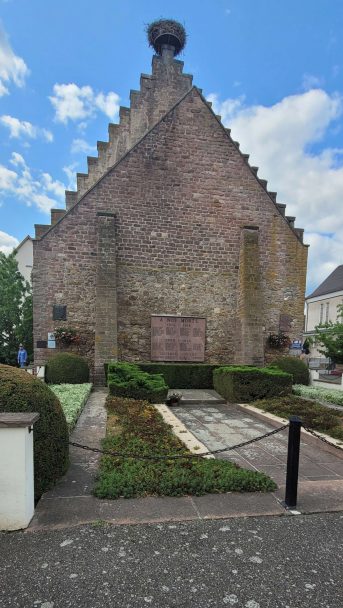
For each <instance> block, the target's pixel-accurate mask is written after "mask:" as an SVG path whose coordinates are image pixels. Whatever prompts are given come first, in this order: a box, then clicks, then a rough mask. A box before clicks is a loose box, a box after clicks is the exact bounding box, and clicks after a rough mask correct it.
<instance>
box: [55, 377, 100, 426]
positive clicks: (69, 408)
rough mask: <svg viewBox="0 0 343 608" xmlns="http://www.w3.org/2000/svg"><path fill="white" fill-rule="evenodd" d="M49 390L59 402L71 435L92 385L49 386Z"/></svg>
mask: <svg viewBox="0 0 343 608" xmlns="http://www.w3.org/2000/svg"><path fill="white" fill-rule="evenodd" d="M49 388H50V389H51V390H52V392H53V393H54V394H55V395H56V397H57V398H58V399H59V401H60V404H61V406H62V409H63V411H64V415H65V417H66V421H67V424H68V430H69V433H71V431H72V430H73V428H74V426H75V424H76V421H77V419H78V417H79V416H80V414H81V412H82V410H83V408H84V406H85V403H86V401H87V399H88V397H89V395H90V392H91V390H92V385H91V384H90V383H84V384H50V385H49Z"/></svg>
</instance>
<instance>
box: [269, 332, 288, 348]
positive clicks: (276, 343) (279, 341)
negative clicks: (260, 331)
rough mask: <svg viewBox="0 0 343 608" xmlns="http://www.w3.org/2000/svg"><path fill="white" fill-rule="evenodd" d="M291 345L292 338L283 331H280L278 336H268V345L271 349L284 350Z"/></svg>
mask: <svg viewBox="0 0 343 608" xmlns="http://www.w3.org/2000/svg"><path fill="white" fill-rule="evenodd" d="M290 344H291V340H290V338H289V337H288V336H286V334H284V333H283V332H282V331H280V332H279V333H278V334H269V336H268V345H269V346H270V347H271V348H277V349H279V350H282V349H283V348H287V347H288V346H289V345H290Z"/></svg>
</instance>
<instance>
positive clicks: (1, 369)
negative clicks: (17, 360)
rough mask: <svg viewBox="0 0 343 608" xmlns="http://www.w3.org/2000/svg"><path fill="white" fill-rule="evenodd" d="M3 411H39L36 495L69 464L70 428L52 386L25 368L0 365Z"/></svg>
mask: <svg viewBox="0 0 343 608" xmlns="http://www.w3.org/2000/svg"><path fill="white" fill-rule="evenodd" d="M0 412H38V413H39V420H37V422H36V423H35V425H34V474H35V498H36V500H38V499H39V498H40V496H41V495H42V494H43V492H45V491H46V490H48V489H49V488H51V487H52V486H53V485H54V483H55V482H56V481H57V479H59V477H62V475H64V473H65V472H66V471H67V469H68V465H69V446H68V427H67V422H66V419H65V415H64V413H63V410H62V407H61V404H60V402H59V400H58V399H57V397H56V396H55V395H54V393H53V392H52V391H51V390H50V388H49V387H48V386H47V385H46V384H44V382H42V381H41V380H38V379H36V378H33V377H32V376H31V375H30V374H28V373H27V372H26V371H24V370H20V369H16V368H15V367H10V366H9V365H0Z"/></svg>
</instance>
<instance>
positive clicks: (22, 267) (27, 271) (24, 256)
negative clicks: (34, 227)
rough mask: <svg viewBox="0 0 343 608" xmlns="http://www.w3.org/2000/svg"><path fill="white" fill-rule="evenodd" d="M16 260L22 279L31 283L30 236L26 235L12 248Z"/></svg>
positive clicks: (31, 252)
mask: <svg viewBox="0 0 343 608" xmlns="http://www.w3.org/2000/svg"><path fill="white" fill-rule="evenodd" d="M14 253H15V258H16V260H17V262H18V269H19V272H20V274H22V275H23V277H24V279H25V280H26V281H28V282H29V283H30V284H31V272H32V266H33V243H32V238H31V237H30V236H26V237H25V238H24V240H22V242H21V243H19V245H18V247H16V248H15V250H14Z"/></svg>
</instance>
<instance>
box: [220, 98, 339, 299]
mask: <svg viewBox="0 0 343 608" xmlns="http://www.w3.org/2000/svg"><path fill="white" fill-rule="evenodd" d="M209 99H210V100H211V101H212V102H213V104H214V106H213V107H214V110H215V112H217V113H219V114H221V115H222V120H223V122H224V124H226V125H227V126H230V127H231V131H232V136H233V139H235V140H238V141H239V142H240V144H241V146H240V147H241V150H242V151H243V152H246V153H248V154H250V163H251V164H252V165H257V166H259V167H260V170H259V177H262V178H265V179H267V180H268V188H269V189H270V190H273V191H277V192H278V201H279V202H285V203H287V210H286V213H287V215H294V216H297V222H296V225H297V226H299V227H304V228H305V229H306V230H307V231H308V232H309V233H311V234H309V236H308V238H307V236H306V237H305V242H306V241H307V240H308V241H309V242H310V244H311V247H310V251H309V281H308V283H309V285H310V288H311V286H313V285H314V286H315V285H317V284H319V283H320V281H321V280H322V279H323V278H325V276H326V274H328V273H327V269H328V268H329V269H333V268H335V267H336V266H337V265H338V264H341V263H343V214H342V212H341V206H342V199H343V149H342V150H341V149H335V148H329V147H327V148H325V146H323V143H322V142H323V138H324V136H325V135H326V134H327V133H328V131H329V130H332V128H333V126H334V125H335V121H337V119H338V118H340V117H341V116H342V113H343V100H342V98H341V97H340V96H338V95H329V94H328V93H326V92H325V91H324V90H322V89H313V90H311V91H307V92H306V93H302V94H299V95H292V96H288V97H285V98H284V99H282V100H281V101H280V102H279V103H276V104H275V105H273V106H270V107H266V106H262V105H256V106H247V105H245V100H244V98H242V97H239V98H237V99H227V100H225V101H224V102H220V101H219V99H218V96H216V95H211V96H210V97H209ZM313 144H316V145H317V147H320V148H321V151H318V152H314V151H313V149H312V151H311V146H313ZM328 234H329V235H332V237H331V238H330V236H328Z"/></svg>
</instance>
